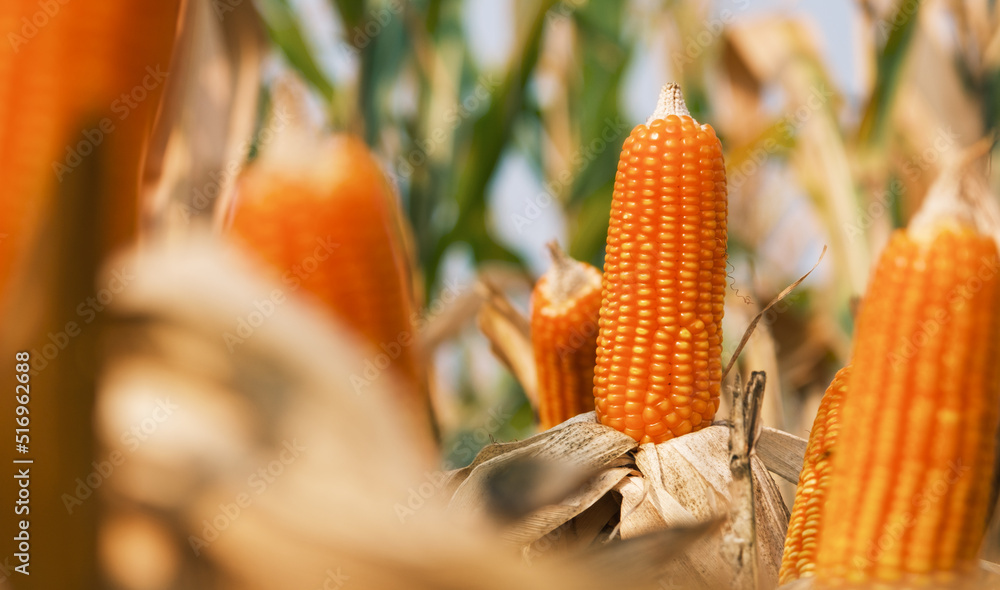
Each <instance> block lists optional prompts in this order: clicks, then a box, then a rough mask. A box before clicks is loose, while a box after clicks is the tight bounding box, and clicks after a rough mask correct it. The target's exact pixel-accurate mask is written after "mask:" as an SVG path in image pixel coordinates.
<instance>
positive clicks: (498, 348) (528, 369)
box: [478, 282, 538, 412]
mask: <svg viewBox="0 0 1000 590" xmlns="http://www.w3.org/2000/svg"><path fill="white" fill-rule="evenodd" d="M479 288H480V289H482V290H483V295H484V297H485V301H484V302H483V306H482V307H481V308H480V310H479V316H478V320H479V328H480V329H481V330H482V331H483V334H485V335H486V338H487V339H488V340H489V341H490V347H491V348H492V349H493V353H494V354H495V355H496V356H497V358H499V359H500V361H501V362H502V363H503V364H504V365H505V366H506V367H507V368H508V369H510V371H511V373H513V374H514V377H516V378H517V380H518V382H519V383H520V384H521V387H523V388H524V393H525V395H527V396H528V401H529V402H531V407H532V408H533V409H534V410H535V411H536V412H537V411H538V375H537V370H536V368H535V357H534V356H533V355H532V352H531V324H530V323H529V322H528V318H526V317H525V316H524V314H522V313H521V312H520V311H518V310H517V308H515V307H514V306H513V305H512V304H511V303H510V301H508V300H507V297H506V296H505V295H504V294H503V293H501V292H500V291H499V290H498V289H496V288H495V287H494V286H492V285H491V284H490V283H488V282H481V283H480V284H479Z"/></svg>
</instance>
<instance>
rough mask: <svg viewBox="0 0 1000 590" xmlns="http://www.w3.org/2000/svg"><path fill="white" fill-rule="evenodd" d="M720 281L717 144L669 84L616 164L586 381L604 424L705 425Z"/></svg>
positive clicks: (663, 432)
mask: <svg viewBox="0 0 1000 590" xmlns="http://www.w3.org/2000/svg"><path fill="white" fill-rule="evenodd" d="M725 285H726V173H725V167H724V165H723V160H722V146H721V145H720V143H719V140H718V138H716V136H715V131H714V130H713V129H712V127H711V126H710V125H701V124H699V123H698V122H697V121H695V120H694V119H692V118H691V116H690V114H689V113H688V111H687V107H686V106H685V105H684V99H683V98H682V97H681V93H680V88H679V87H678V86H677V85H676V84H669V85H667V86H665V87H664V89H663V92H662V94H661V96H660V101H659V104H658V106H657V109H656V112H654V113H653V116H652V117H650V119H649V120H648V121H647V122H646V124H645V125H639V126H638V127H636V128H635V129H633V130H632V134H631V135H630V136H629V138H628V139H627V140H626V141H625V145H624V147H623V148H622V154H621V158H620V160H619V162H618V175H617V178H616V179H615V190H614V200H613V203H612V206H611V225H610V228H609V229H608V241H607V253H606V258H605V263H604V290H603V299H604V301H603V304H602V307H601V319H600V335H599V337H598V341H597V344H598V349H597V350H598V352H597V366H596V368H595V380H594V384H595V387H594V394H595V397H596V405H597V415H598V417H599V418H600V420H601V422H602V423H604V424H606V425H608V426H612V427H614V428H617V429H618V430H621V431H623V432H625V433H626V434H629V435H630V436H632V437H633V438H635V439H636V440H638V441H640V442H643V443H645V442H662V441H665V440H668V439H670V438H673V437H675V436H680V435H683V434H687V433H689V432H692V431H696V430H700V429H701V428H704V427H705V426H707V425H708V424H710V423H711V422H712V418H713V417H714V416H715V412H716V410H717V409H718V407H719V387H720V382H721V378H722V314H723V301H724V298H725Z"/></svg>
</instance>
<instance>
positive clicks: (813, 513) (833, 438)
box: [778, 365, 851, 584]
mask: <svg viewBox="0 0 1000 590" xmlns="http://www.w3.org/2000/svg"><path fill="white" fill-rule="evenodd" d="M850 375H851V367H850V365H848V366H847V367H844V368H843V369H841V370H840V371H838V372H837V374H836V376H834V378H833V382H832V383H830V387H828V388H827V390H826V393H825V394H824V395H823V400H822V401H821V402H820V404H819V409H818V410H817V411H816V419H815V420H814V421H813V426H812V431H811V432H810V433H809V446H808V447H806V455H805V461H804V462H803V465H802V472H801V473H800V474H799V485H798V487H797V488H796V490H795V504H794V506H793V507H792V517H791V520H790V521H789V523H788V534H787V535H786V536H785V551H784V553H783V555H782V560H781V571H780V572H779V574H778V582H779V584H787V583H788V582H792V581H794V580H797V579H799V578H804V577H809V576H813V575H815V569H816V548H817V547H816V546H817V543H818V537H819V531H820V530H821V528H822V516H823V506H824V504H825V503H826V496H827V491H828V490H829V484H830V460H831V456H832V453H833V452H834V449H835V446H836V444H837V435H838V434H839V433H840V406H841V404H842V402H843V399H844V394H845V392H846V390H847V380H848V379H849V378H850Z"/></svg>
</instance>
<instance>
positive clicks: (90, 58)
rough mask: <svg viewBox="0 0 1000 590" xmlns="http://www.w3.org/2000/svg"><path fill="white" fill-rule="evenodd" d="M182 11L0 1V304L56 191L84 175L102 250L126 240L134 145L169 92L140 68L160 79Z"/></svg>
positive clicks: (135, 183) (107, 2) (174, 5)
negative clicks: (91, 171)
mask: <svg viewBox="0 0 1000 590" xmlns="http://www.w3.org/2000/svg"><path fill="white" fill-rule="evenodd" d="M179 7H180V0H163V1H161V2H150V3H136V2H132V1H128V0H102V1H100V2H64V1H58V2H38V1H37V0H4V1H3V2H0V30H2V31H3V37H4V43H5V47H4V50H3V51H0V178H3V179H4V186H5V189H4V191H3V193H2V194H0V297H2V296H3V293H4V291H5V290H6V286H7V283H8V282H9V280H10V277H11V274H12V273H13V271H14V268H15V266H16V264H17V261H18V260H22V259H23V258H24V256H25V253H26V251H27V249H28V248H29V247H30V244H31V243H32V242H33V241H34V240H35V239H37V238H38V229H39V223H40V220H41V219H42V218H43V216H44V215H45V212H46V210H47V209H48V208H49V207H50V206H51V205H52V203H53V202H54V201H55V194H56V193H57V191H59V190H60V188H61V187H60V184H61V183H63V182H74V181H76V182H79V178H80V177H81V176H82V175H85V174H86V173H84V172H81V171H80V170H79V168H81V167H85V166H86V167H94V166H97V167H99V171H98V175H99V178H100V181H101V185H102V186H103V187H106V189H107V190H105V191H103V193H102V194H101V195H99V197H100V198H101V199H102V200H103V202H102V203H101V209H102V214H101V218H102V222H103V223H104V224H105V227H102V228H101V233H102V235H103V236H105V238H106V244H105V248H104V249H105V250H107V249H109V248H111V247H114V246H118V245H121V244H122V243H123V242H125V241H126V240H127V239H129V238H130V237H131V236H132V235H133V234H134V232H135V229H136V227H137V220H136V212H137V203H138V194H139V185H140V182H139V175H140V164H141V158H142V155H143V153H144V152H143V143H144V140H145V138H146V136H147V135H148V132H149V129H150V127H151V125H152V121H153V115H154V114H155V113H156V110H157V107H158V105H159V100H160V96H161V94H162V91H163V87H164V85H165V82H166V80H165V78H164V77H163V76H162V75H159V74H158V76H156V77H155V78H154V77H147V76H148V72H147V71H146V68H147V67H149V68H153V69H154V71H156V70H159V72H160V73H166V72H169V69H170V59H171V52H172V48H173V42H174V35H175V32H176V30H177V27H176V25H177V19H178V12H179ZM144 81H145V83H146V84H145V86H144V85H143V83H144ZM136 89H138V90H136ZM133 91H135V94H134V95H133ZM139 98H141V100H137V99H139ZM123 115H124V116H123ZM102 122H104V123H103V128H102ZM109 129H110V131H109ZM97 152H100V155H98V154H97Z"/></svg>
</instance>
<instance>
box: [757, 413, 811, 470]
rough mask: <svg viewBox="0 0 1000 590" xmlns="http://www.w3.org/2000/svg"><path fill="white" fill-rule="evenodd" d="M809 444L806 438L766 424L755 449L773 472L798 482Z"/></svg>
mask: <svg viewBox="0 0 1000 590" xmlns="http://www.w3.org/2000/svg"><path fill="white" fill-rule="evenodd" d="M808 444H809V441H807V440H806V439H804V438H799V437H797V436H795V435H794V434H789V433H787V432H785V431H784V430H778V429H777V428H771V427H769V426H765V427H764V429H763V430H762V431H761V433H760V438H759V439H758V440H757V446H756V447H755V449H754V450H755V452H756V453H757V456H758V457H759V458H760V459H761V461H763V462H764V465H766V466H767V469H768V470H769V471H770V472H771V473H774V474H775V475H777V476H779V477H781V478H782V479H784V480H785V481H789V482H791V483H798V482H799V473H800V472H801V471H802V463H803V461H805V456H806V446H807V445H808Z"/></svg>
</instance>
